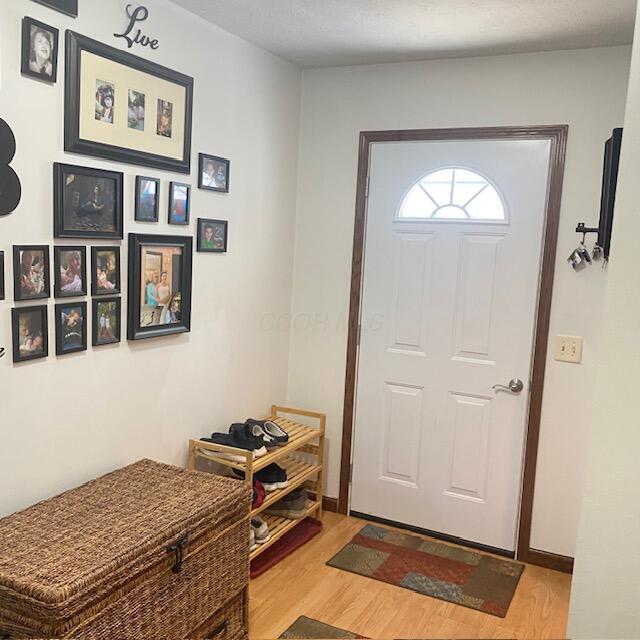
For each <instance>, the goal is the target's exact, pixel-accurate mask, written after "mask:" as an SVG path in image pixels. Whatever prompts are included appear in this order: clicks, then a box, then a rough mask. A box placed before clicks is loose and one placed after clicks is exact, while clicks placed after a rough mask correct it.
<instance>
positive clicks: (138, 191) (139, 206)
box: [134, 176, 160, 222]
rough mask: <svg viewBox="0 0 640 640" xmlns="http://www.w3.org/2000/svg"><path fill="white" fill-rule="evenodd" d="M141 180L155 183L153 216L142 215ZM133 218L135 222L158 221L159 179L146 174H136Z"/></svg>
mask: <svg viewBox="0 0 640 640" xmlns="http://www.w3.org/2000/svg"><path fill="white" fill-rule="evenodd" d="M143 182H154V183H155V185H156V197H155V202H154V203H153V216H151V217H148V216H144V215H142V213H141V212H142V204H143V203H142V186H143ZM134 219H135V220H136V222H158V220H159V219H160V179H159V178H150V177H148V176H136V202H135V213H134Z"/></svg>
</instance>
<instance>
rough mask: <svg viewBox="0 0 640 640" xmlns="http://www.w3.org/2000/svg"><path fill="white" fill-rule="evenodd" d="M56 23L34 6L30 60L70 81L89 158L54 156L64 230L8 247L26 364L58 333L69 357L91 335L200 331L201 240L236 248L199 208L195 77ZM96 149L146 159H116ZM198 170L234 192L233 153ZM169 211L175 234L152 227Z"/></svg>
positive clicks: (26, 35) (18, 358) (46, 78)
mask: <svg viewBox="0 0 640 640" xmlns="http://www.w3.org/2000/svg"><path fill="white" fill-rule="evenodd" d="M36 1H37V2H39V3H40V4H42V5H45V6H48V7H49V8H50V9H52V10H53V11H54V12H60V13H63V14H65V15H67V16H70V17H72V18H73V17H76V16H77V15H78V12H79V11H80V10H81V9H80V6H79V1H78V0H36ZM81 3H82V0H80V4H81ZM54 15H55V14H52V17H53V16H54ZM54 22H55V20H52V21H51V24H49V23H45V22H43V21H41V20H36V19H35V18H32V17H30V16H28V15H25V16H24V17H23V18H22V43H21V52H20V55H21V65H20V70H21V74H22V77H23V81H24V82H41V83H45V84H51V85H54V84H56V83H59V82H64V151H65V152H68V153H74V154H79V155H82V156H85V157H84V158H79V159H78V163H77V164H66V163H61V162H53V163H52V164H51V174H50V176H51V177H50V179H51V190H52V194H53V201H52V207H51V242H50V243H47V244H42V243H33V244H30V243H25V244H14V245H13V247H12V255H11V256H5V255H4V252H0V300H1V299H5V297H7V296H13V301H14V302H15V305H14V306H13V308H12V309H11V336H12V354H13V360H14V362H16V363H22V362H30V361H35V360H40V359H43V358H47V357H48V356H49V355H50V353H52V352H53V347H52V346H51V345H55V355H56V356H64V355H67V354H71V353H76V352H78V351H84V350H87V349H88V348H89V345H91V348H93V349H96V348H99V347H103V346H106V345H117V344H118V343H119V342H120V341H121V340H122V339H123V337H125V336H126V338H127V339H128V340H140V339H148V338H158V337H162V336H167V335H172V334H176V333H185V332H189V331H190V329H191V322H192V314H191V301H192V261H193V251H194V250H195V251H196V252H200V253H204V254H222V253H226V252H227V238H228V221H227V220H222V219H218V218H205V217H196V216H194V215H192V202H191V201H192V188H194V186H193V185H192V177H193V176H192V170H191V169H192V167H191V164H192V163H191V156H192V131H193V94H194V80H193V78H191V77H189V76H188V75H185V74H183V73H180V72H178V71H175V70H172V69H168V68H166V67H163V66H160V65H158V64H156V63H154V62H151V61H149V60H147V59H145V58H143V57H139V56H136V55H134V54H132V53H129V52H125V51H122V50H120V49H117V48H115V47H112V46H110V45H109V44H107V43H104V42H99V41H97V40H94V39H91V38H89V37H86V36H84V35H82V34H80V33H77V32H75V31H74V30H73V29H66V30H64V31H61V30H60V29H58V27H57V26H55V24H54ZM62 40H64V43H65V47H64V50H65V59H64V60H62V59H61V57H62V54H61V42H62ZM63 67H64V69H65V73H64V74H62V73H60V71H61V70H62V68H63ZM63 78H64V79H63ZM0 138H1V140H0V142H2V144H0V148H2V149H4V151H3V152H2V155H0V165H2V167H1V169H2V173H1V174H0V180H2V184H3V186H5V185H6V188H4V189H3V190H2V191H3V192H5V191H6V192H7V194H8V195H7V198H5V199H4V200H5V204H4V208H3V209H2V210H0V215H10V214H11V213H12V212H13V211H14V210H15V209H16V207H17V206H18V203H19V201H20V191H21V181H20V176H18V175H17V174H16V173H15V171H14V170H13V169H12V168H11V162H12V159H13V157H14V155H15V151H16V148H17V147H19V144H20V141H19V140H16V137H15V136H14V134H13V132H12V130H11V123H6V122H4V121H1V124H0ZM91 158H100V159H106V160H113V161H116V162H120V163H125V164H126V165H136V166H140V167H144V171H140V173H137V172H136V173H132V172H123V171H117V170H105V169H101V168H97V167H95V166H93V165H92V162H91ZM154 169H155V170H162V171H165V172H166V171H169V172H173V173H175V179H171V180H168V181H167V180H162V179H160V178H159V177H157V176H154V175H153V170H154ZM196 170H197V176H195V180H194V182H195V183H196V186H195V188H197V189H199V190H203V191H208V192H211V195H210V196H208V197H210V198H212V199H215V198H217V197H220V194H228V193H229V178H230V160H229V159H228V158H224V157H222V156H220V155H214V154H210V153H206V152H204V151H202V152H199V153H198V163H197V167H196ZM127 181H131V182H134V183H135V191H134V193H135V196H134V201H133V202H131V203H127V202H126V201H125V193H126V192H127V190H126V188H125V186H126V183H127ZM163 190H166V191H167V196H168V197H167V201H168V207H167V209H166V210H165V211H161V206H160V202H161V195H162V192H163ZM211 208H212V209H214V208H215V204H214V203H212V206H211ZM9 209H10V210H9ZM125 211H128V212H132V217H133V220H134V221H135V222H141V223H145V224H147V225H148V233H129V234H128V237H127V238H125V235H124V228H125ZM162 219H164V220H165V221H166V222H167V224H169V225H174V226H175V227H176V230H177V231H176V234H175V235H174V234H162V233H154V232H153V225H154V224H155V223H158V222H159V221H161V220H162ZM192 222H195V224H192ZM194 227H195V231H192V229H194ZM178 230H183V232H182V233H179V232H178ZM184 230H186V231H187V232H188V233H187V234H185V233H184ZM123 240H126V242H124V243H123V242H122V241H123ZM210 259H212V260H213V259H215V258H214V257H211V258H210ZM123 260H127V273H128V283H127V285H128V286H127V296H126V299H125V300H123V299H122V296H121V293H122V291H123V287H122V278H121V273H122V261H123ZM9 262H10V264H7V263H9ZM8 267H10V268H8ZM9 274H11V275H9ZM8 280H9V282H7V281H8ZM52 298H53V300H54V303H53V304H51V299H52ZM125 310H126V311H125ZM50 314H53V318H54V322H53V326H54V335H53V336H50V335H49V329H48V327H49V315H50ZM194 320H196V319H194ZM124 322H126V330H125V329H123V326H124Z"/></svg>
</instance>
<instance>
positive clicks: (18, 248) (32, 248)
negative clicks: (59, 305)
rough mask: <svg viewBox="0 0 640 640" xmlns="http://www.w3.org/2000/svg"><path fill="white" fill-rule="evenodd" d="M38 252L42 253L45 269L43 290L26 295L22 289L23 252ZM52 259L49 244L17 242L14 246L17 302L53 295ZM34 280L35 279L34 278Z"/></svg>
mask: <svg viewBox="0 0 640 640" xmlns="http://www.w3.org/2000/svg"><path fill="white" fill-rule="evenodd" d="M26 251H29V252H32V253H33V252H38V253H42V255H43V260H44V265H43V268H42V271H43V279H44V283H43V288H42V292H39V293H35V294H33V295H25V294H24V293H23V291H22V283H21V281H22V275H23V274H22V268H21V267H22V259H21V253H22V252H26ZM50 265H51V263H50V261H49V245H46V244H17V245H14V246H13V299H14V300H15V301H16V302H23V301H25V300H43V299H45V298H49V297H50V296H51V288H50V284H51V279H50ZM32 281H33V279H32Z"/></svg>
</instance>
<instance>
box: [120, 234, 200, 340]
mask: <svg viewBox="0 0 640 640" xmlns="http://www.w3.org/2000/svg"><path fill="white" fill-rule="evenodd" d="M192 252H193V238H192V237H191V236H165V235H146V234H145V235H143V234H137V233H130V234H129V283H128V304H127V307H128V318H127V337H128V339H129V340H141V339H143V338H155V337H157V336H165V335H172V334H175V333H185V332H188V331H191V262H192Z"/></svg>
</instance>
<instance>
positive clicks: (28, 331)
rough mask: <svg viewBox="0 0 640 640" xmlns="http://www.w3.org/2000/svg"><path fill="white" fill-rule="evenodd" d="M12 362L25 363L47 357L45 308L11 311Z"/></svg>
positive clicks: (23, 308) (47, 342)
mask: <svg viewBox="0 0 640 640" xmlns="http://www.w3.org/2000/svg"><path fill="white" fill-rule="evenodd" d="M11 333H12V337H13V361H14V362H27V361H28V360H37V359H38V358H46V357H47V356H48V355H49V346H48V344H49V341H48V326H47V306H46V305H42V306H37V307H19V308H17V309H11Z"/></svg>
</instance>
